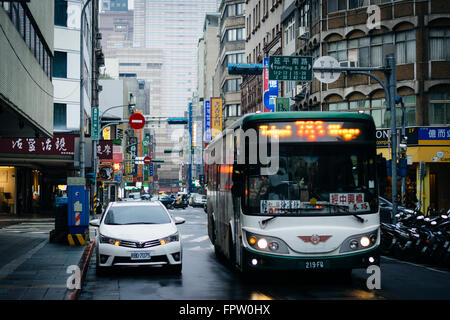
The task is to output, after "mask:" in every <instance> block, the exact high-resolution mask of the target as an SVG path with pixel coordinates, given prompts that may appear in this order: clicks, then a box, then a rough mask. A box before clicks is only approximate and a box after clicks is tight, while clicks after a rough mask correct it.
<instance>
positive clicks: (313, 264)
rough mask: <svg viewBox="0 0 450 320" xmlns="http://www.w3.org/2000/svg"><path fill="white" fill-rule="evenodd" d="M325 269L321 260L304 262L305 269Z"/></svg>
mask: <svg viewBox="0 0 450 320" xmlns="http://www.w3.org/2000/svg"><path fill="white" fill-rule="evenodd" d="M325 267H326V265H325V261H323V260H315V261H305V269H323V268H325Z"/></svg>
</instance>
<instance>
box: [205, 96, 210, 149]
mask: <svg viewBox="0 0 450 320" xmlns="http://www.w3.org/2000/svg"><path fill="white" fill-rule="evenodd" d="M204 141H205V142H209V141H211V101H209V100H206V101H205V137H204Z"/></svg>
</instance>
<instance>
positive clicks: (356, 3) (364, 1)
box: [348, 0, 369, 9]
mask: <svg viewBox="0 0 450 320" xmlns="http://www.w3.org/2000/svg"><path fill="white" fill-rule="evenodd" d="M368 5H369V0H348V8H349V9H355V8H360V7H367V6H368Z"/></svg>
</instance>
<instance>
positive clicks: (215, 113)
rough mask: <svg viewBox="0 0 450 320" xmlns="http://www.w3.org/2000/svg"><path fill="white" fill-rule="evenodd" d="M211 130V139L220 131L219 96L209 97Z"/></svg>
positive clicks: (220, 112) (220, 102) (220, 104)
mask: <svg viewBox="0 0 450 320" xmlns="http://www.w3.org/2000/svg"><path fill="white" fill-rule="evenodd" d="M211 131H212V138H213V139H214V138H215V137H216V136H217V135H219V134H220V133H221V132H222V99H221V98H211Z"/></svg>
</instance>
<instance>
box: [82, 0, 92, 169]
mask: <svg viewBox="0 0 450 320" xmlns="http://www.w3.org/2000/svg"><path fill="white" fill-rule="evenodd" d="M90 2H91V0H87V1H86V3H85V4H84V6H83V9H82V10H81V20H80V177H82V178H84V177H85V172H84V171H85V167H86V165H85V163H84V157H85V144H86V141H85V137H84V90H83V86H84V53H83V49H84V38H83V35H84V17H85V15H86V8H87V6H88V4H89V3H90Z"/></svg>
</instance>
